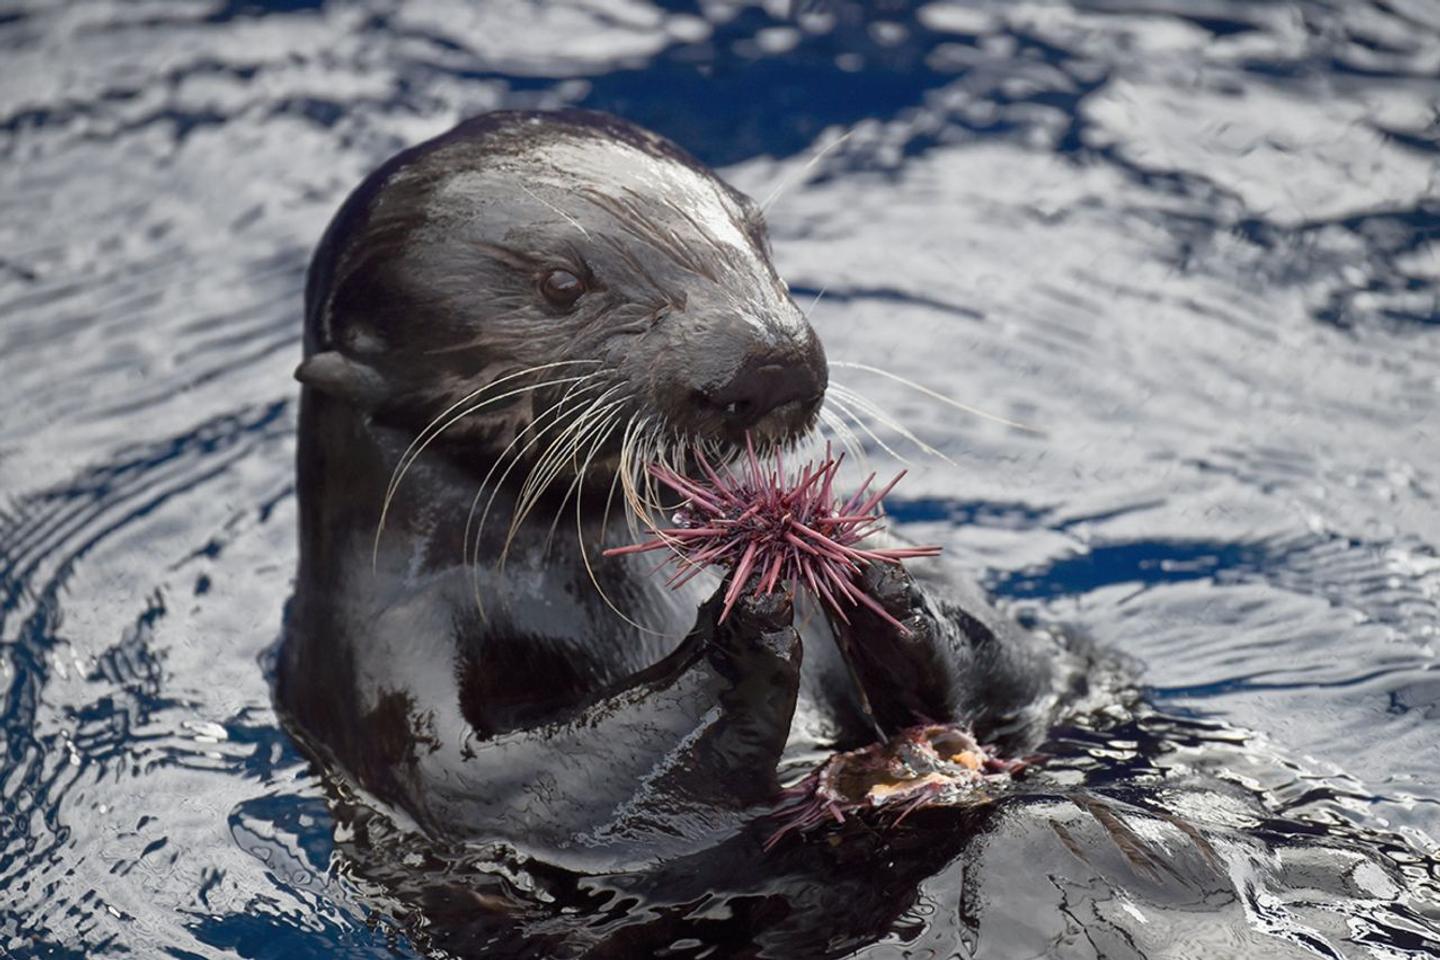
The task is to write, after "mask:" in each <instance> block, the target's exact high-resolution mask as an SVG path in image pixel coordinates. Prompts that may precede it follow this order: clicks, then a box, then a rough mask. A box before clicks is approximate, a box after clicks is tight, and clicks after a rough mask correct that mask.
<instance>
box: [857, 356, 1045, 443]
mask: <svg viewBox="0 0 1440 960" xmlns="http://www.w3.org/2000/svg"><path fill="white" fill-rule="evenodd" d="M830 366H832V367H844V368H846V369H849V370H863V371H865V372H866V373H873V374H876V375H877V376H881V377H886V378H888V379H890V380H893V381H895V382H896V383H898V384H900V385H901V386H903V387H909V388H910V389H911V390H915V391H917V392H919V393H923V394H924V395H925V396H927V397H929V398H931V399H932V400H938V401H940V402H941V403H943V404H946V405H947V406H950V407H954V408H955V409H956V410H960V411H962V412H964V413H968V414H971V415H972V416H976V417H983V418H984V419H986V420H991V421H993V422H995V423H1000V424H1004V425H1005V426H1007V427H1014V428H1015V429H1016V430H1024V431H1025V432H1026V433H1034V434H1037V435H1040V436H1044V434H1045V431H1044V430H1041V429H1040V428H1039V427H1032V426H1030V425H1029V424H1025V423H1020V422H1018V421H1015V420H1007V419H1005V418H1004V417H1000V416H996V415H995V414H993V413H986V412H985V411H984V410H980V409H978V408H976V407H972V406H969V405H967V404H964V403H961V402H960V401H958V400H954V399H952V398H950V397H947V396H945V394H943V393H938V392H936V391H934V390H931V389H930V388H929V387H927V386H925V385H924V384H920V383H916V382H915V381H913V380H907V379H906V378H905V377H902V376H900V375H899V374H898V373H891V372H890V371H889V370H884V369H881V368H880V367H874V366H871V365H870V364H868V363H856V362H855V361H853V360H831V361H830Z"/></svg>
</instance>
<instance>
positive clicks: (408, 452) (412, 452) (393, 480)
mask: <svg viewBox="0 0 1440 960" xmlns="http://www.w3.org/2000/svg"><path fill="white" fill-rule="evenodd" d="M599 362H600V361H599V360H557V361H555V362H554V363H543V364H540V365H539V366H535V367H526V368H525V369H523V370H517V371H515V372H514V373H510V374H506V375H505V376H503V377H498V378H496V379H494V380H491V381H489V382H487V383H485V384H483V385H482V386H480V387H477V388H476V389H474V390H472V391H471V392H470V393H468V394H466V395H465V396H463V397H461V398H460V399H459V400H456V401H455V402H454V403H452V404H450V406H448V407H446V408H445V409H444V410H442V411H440V413H439V414H437V415H436V416H435V418H434V419H432V420H431V421H430V422H429V423H428V424H426V425H425V427H424V429H422V430H421V431H420V432H419V433H417V434H416V435H415V439H414V440H411V441H410V445H409V446H408V447H406V448H405V452H404V453H402V454H401V455H400V461H399V463H398V464H397V465H396V469H395V472H394V473H392V474H391V476H390V484H389V486H387V487H386V488H385V494H386V496H387V497H388V496H390V495H391V494H392V493H394V492H395V488H396V487H397V486H399V479H398V478H397V476H396V475H397V474H399V473H400V472H401V467H402V465H404V464H406V463H407V462H408V461H409V460H412V459H413V458H414V457H416V456H419V455H420V453H421V452H423V451H422V450H421V449H417V448H422V447H423V445H424V444H425V443H427V442H428V440H429V435H430V432H431V430H432V429H434V428H435V426H436V424H438V423H439V422H440V421H441V420H443V419H445V417H447V416H449V415H450V414H451V413H454V412H455V411H456V410H458V409H460V408H461V407H463V406H464V405H465V404H467V403H469V402H470V401H472V400H474V399H475V398H476V397H478V396H480V395H481V394H482V393H484V392H485V391H486V390H490V389H493V388H495V387H498V386H499V385H500V384H502V383H508V382H509V381H511V380H515V379H517V378H519V377H523V376H526V375H528V374H531V373H539V372H540V371H542V370H550V369H553V368H555V367H564V366H573V365H574V364H578V363H599ZM593 375H594V374H590V375H589V376H593ZM536 386H539V384H536ZM492 399H496V400H498V399H501V398H499V397H495V398H492ZM444 429H445V428H444V427H440V428H439V429H438V430H436V431H435V432H437V433H439V432H440V431H443V430H444Z"/></svg>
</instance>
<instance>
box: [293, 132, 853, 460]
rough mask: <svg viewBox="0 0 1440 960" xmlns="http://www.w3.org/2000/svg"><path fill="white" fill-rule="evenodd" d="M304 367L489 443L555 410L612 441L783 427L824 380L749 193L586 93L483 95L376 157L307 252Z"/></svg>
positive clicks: (383, 409) (407, 417)
mask: <svg viewBox="0 0 1440 960" xmlns="http://www.w3.org/2000/svg"><path fill="white" fill-rule="evenodd" d="M297 376H298V377H299V378H300V380H302V381H303V382H304V383H306V384H307V385H309V386H310V387H311V388H313V389H315V390H317V391H320V392H321V393H323V394H327V395H330V396H332V397H335V398H338V399H339V400H341V401H343V402H345V403H348V404H351V405H353V406H356V407H359V408H361V409H363V410H366V411H368V412H370V413H371V414H373V416H374V417H375V418H376V419H377V420H379V421H381V422H385V421H389V422H394V423H398V424H399V425H401V426H403V427H405V428H407V429H408V430H409V431H411V432H416V433H418V432H419V431H421V430H423V429H424V428H425V426H426V425H427V424H430V423H432V422H437V421H436V418H437V417H440V418H441V419H440V420H439V421H438V422H445V421H446V420H448V419H449V417H447V416H442V414H444V412H445V411H446V410H447V409H450V408H452V407H453V408H454V409H455V411H456V412H457V413H458V412H460V411H468V412H467V413H465V415H464V416H463V417H460V418H458V419H456V420H455V421H454V422H453V424H451V425H450V426H449V427H448V428H447V429H446V431H445V439H446V440H447V441H453V442H455V443H461V444H471V445H474V444H479V445H480V446H481V448H482V449H486V450H488V452H490V453H491V454H492V455H493V454H494V453H495V452H497V451H498V446H497V445H503V444H505V443H506V442H507V441H513V440H514V439H515V438H516V436H517V435H518V434H519V433H521V432H523V431H525V430H526V429H527V428H530V429H535V430H538V426H537V420H538V418H541V417H544V416H546V415H547V412H548V413H549V414H550V415H551V416H552V418H553V419H555V420H557V421H558V420H560V419H561V416H562V414H565V415H568V416H570V417H571V418H572V421H573V420H574V418H577V417H581V416H582V415H583V416H588V417H589V418H590V421H589V423H588V424H587V425H586V426H585V429H586V430H587V431H589V432H588V433H587V434H586V437H587V439H588V440H589V441H590V442H593V443H594V444H595V445H596V446H597V447H605V448H606V449H608V450H610V451H612V452H613V451H614V450H615V449H617V448H618V446H619V443H620V440H621V438H622V437H624V436H625V435H626V434H627V431H628V432H629V433H630V434H634V433H635V432H636V431H637V430H642V429H643V430H646V431H650V432H651V433H652V434H653V435H654V436H655V437H656V438H657V439H658V438H662V437H663V438H664V439H665V440H667V441H669V442H672V443H674V442H678V443H682V444H683V443H691V442H708V443H712V444H715V445H719V446H720V447H722V448H729V449H734V448H735V446H737V445H739V444H743V442H744V440H745V437H746V436H747V434H748V435H749V436H751V437H753V438H754V439H756V440H757V441H758V442H760V443H762V444H763V443H784V442H786V441H788V440H791V439H794V438H795V437H797V436H799V435H801V434H803V433H804V432H805V431H807V430H808V429H809V428H810V427H811V426H812V424H813V422H814V420H815V418H816V416H817V415H818V410H819V407H820V403H821V400H822V398H823V395H824V392H825V388H826V385H827V375H826V362H825V353H824V349H823V348H822V347H821V345H820V342H819V340H818V339H817V338H816V336H815V334H814V332H813V331H812V330H811V329H810V326H809V324H808V323H807V322H806V319H805V317H804V315H803V314H802V313H801V312H800V310H799V309H797V307H796V305H795V303H794V302H793V301H792V300H791V298H790V295H789V293H788V291H787V288H786V286H785V284H784V282H783V281H782V280H781V279H780V277H779V276H778V275H777V274H776V272H775V269H774V267H773V266H772V264H771V262H770V256H769V250H768V241H767V239H766V235H765V227H764V223H763V221H762V219H761V216H760V211H759V209H758V208H757V207H756V205H755V204H754V203H753V202H751V201H750V200H749V199H748V198H747V197H745V196H743V195H742V194H740V193H738V192H737V191H735V190H733V189H731V188H730V187H728V186H727V185H726V184H724V183H722V182H721V181H720V180H719V179H717V178H716V177H715V176H714V175H713V174H712V173H710V172H709V171H708V170H707V169H706V168H705V167H704V166H702V165H701V164H700V163H699V162H698V161H697V160H695V159H693V158H692V157H690V156H689V155H688V154H686V153H685V152H684V151H682V150H680V149H679V148H678V147H676V146H675V145H673V144H671V143H670V142H669V141H666V140H664V139H662V138H660V137H658V136H656V135H654V134H651V133H649V132H646V131H644V130H641V129H639V128H637V127H635V126H633V125H631V124H628V123H624V122H622V121H619V120H616V119H614V118H611V117H606V116H603V115H598V114H589V113H580V112H566V113H549V114H527V113H494V114H488V115H485V116H482V117H478V118H476V119H474V120H471V121H469V122H467V123H464V124H461V125H460V126H459V127H456V128H455V129H454V130H452V131H450V132H449V133H447V134H445V135H443V136H441V137H439V138H437V139H435V140H432V141H430V142H428V143H425V144H422V145H421V146H419V147H416V148H413V149H411V150H409V151H406V152H405V153H402V154H400V155H399V156H397V157H395V158H394V159H393V160H391V161H390V162H389V163H388V164H386V165H385V166H384V167H382V168H381V169H380V170H378V171H376V173H375V174H373V175H372V176H371V177H370V178H369V179H368V180H367V181H366V182H365V183H364V184H363V185H362V186H361V187H360V188H359V189H358V190H357V191H356V192H355V194H354V195H352V196H351V198H350V200H349V201H347V203H346V204H345V206H344V207H343V208H342V210H341V212H340V214H339V215H338V216H337V217H336V220H335V222H334V223H333V224H332V225H331V227H330V230H329V232H328V233H327V236H326V239H325V241H324V243H323V244H322V246H321V249H320V251H319V252H318V253H317V255H316V258H315V261H314V263H313V264H312V266H311V274H310V283H309V288H308V290H307V323H306V360H305V362H304V363H303V364H302V365H301V367H300V370H299V372H298V374H297ZM556 411H559V412H556ZM605 430H608V431H609V432H608V433H603V432H602V431H605Z"/></svg>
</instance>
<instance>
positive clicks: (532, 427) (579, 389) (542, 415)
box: [461, 378, 603, 564]
mask: <svg viewBox="0 0 1440 960" xmlns="http://www.w3.org/2000/svg"><path fill="white" fill-rule="evenodd" d="M583 379H585V380H589V381H590V382H583V383H575V384H572V385H571V386H570V387H569V388H568V389H566V391H565V393H564V394H563V395H561V397H560V398H559V399H558V400H556V401H555V402H554V403H552V404H550V406H548V407H546V408H545V409H544V410H542V411H540V412H539V413H538V414H536V415H535V416H533V417H531V419H530V422H529V423H527V424H526V425H525V426H524V427H523V428H521V429H520V430H518V431H516V433H515V436H514V437H513V438H511V440H510V442H509V443H508V444H506V446H505V449H503V450H501V451H500V453H499V455H497V456H496V457H495V462H494V463H492V464H491V465H490V469H489V470H488V471H486V473H485V476H484V477H483V478H482V479H481V481H480V487H479V489H477V490H476V491H475V496H474V498H473V499H472V500H471V501H470V512H469V514H468V515H467V516H466V518H465V533H464V537H463V539H462V540H461V543H462V544H464V545H465V546H464V557H463V560H464V562H465V563H467V564H468V563H470V548H469V544H470V530H471V527H472V525H473V523H474V520H475V508H476V506H477V505H478V504H479V502H480V498H481V497H483V496H484V495H485V490H486V488H488V487H489V485H490V480H491V478H492V477H494V475H495V471H496V470H499V469H500V465H501V464H502V463H503V462H504V461H505V459H506V457H510V456H511V452H512V451H515V447H516V445H517V444H519V443H520V442H521V441H522V440H524V441H525V445H524V446H523V447H522V448H521V449H520V450H518V451H515V453H514V457H513V458H512V459H511V462H510V465H509V466H507V467H506V469H505V472H504V473H502V474H501V475H500V485H503V484H504V482H505V478H506V477H508V476H509V475H510V471H511V470H513V469H514V467H515V465H516V464H517V463H519V460H520V458H521V457H522V456H524V454H525V453H526V452H527V451H529V450H530V448H531V447H533V446H534V445H535V444H537V443H539V442H540V440H541V438H542V437H544V435H545V434H546V433H548V432H549V431H550V430H552V429H554V428H555V427H556V426H557V425H558V424H559V423H561V414H560V411H561V409H562V408H563V407H564V406H565V404H567V403H569V402H570V400H571V399H572V398H573V397H576V396H579V395H580V394H582V393H586V392H588V391H590V390H594V389H595V388H596V387H599V386H601V385H602V383H603V381H595V380H590V378H583ZM547 419H548V420H549V422H548V423H545V425H544V426H543V427H540V428H539V429H536V428H537V427H539V425H540V424H541V423H543V422H545V421H546V420H547ZM532 431H533V432H532ZM526 434H531V436H530V438H529V439H528V440H526V439H525V437H526ZM497 490H498V485H497ZM492 499H493V494H492ZM479 551H480V531H479V530H478V529H477V530H476V536H475V552H476V555H475V562H476V563H478V562H479V559H480V557H479Z"/></svg>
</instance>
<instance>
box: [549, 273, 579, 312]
mask: <svg viewBox="0 0 1440 960" xmlns="http://www.w3.org/2000/svg"><path fill="white" fill-rule="evenodd" d="M540 292H541V293H542V294H544V295H545V299H546V300H549V301H550V303H551V304H553V305H554V306H557V307H561V308H564V309H569V308H570V307H573V306H574V305H575V301H576V300H579V299H580V295H581V294H583V293H584V292H585V282H584V281H583V280H581V279H580V278H579V277H577V276H575V274H573V273H571V272H570V271H569V270H551V271H550V272H549V273H547V274H545V276H544V277H542V278H541V279H540Z"/></svg>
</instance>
